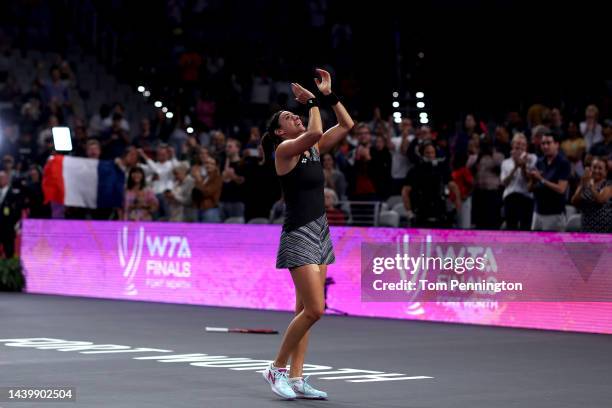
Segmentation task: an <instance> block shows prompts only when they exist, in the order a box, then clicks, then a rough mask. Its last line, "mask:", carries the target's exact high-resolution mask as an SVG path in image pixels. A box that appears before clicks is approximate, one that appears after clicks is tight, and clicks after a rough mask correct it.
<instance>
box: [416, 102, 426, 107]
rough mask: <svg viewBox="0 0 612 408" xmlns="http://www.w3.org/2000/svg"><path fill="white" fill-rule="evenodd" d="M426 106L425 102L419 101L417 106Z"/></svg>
mask: <svg viewBox="0 0 612 408" xmlns="http://www.w3.org/2000/svg"><path fill="white" fill-rule="evenodd" d="M424 107H425V102H417V108H419V109H423V108H424Z"/></svg>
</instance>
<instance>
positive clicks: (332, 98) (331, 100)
mask: <svg viewBox="0 0 612 408" xmlns="http://www.w3.org/2000/svg"><path fill="white" fill-rule="evenodd" d="M321 95H322V96H321V99H322V100H323V103H325V105H327V106H334V105H335V104H337V103H338V102H340V99H338V96H337V95H336V94H335V93H333V92H331V93H330V94H329V95H323V94H321Z"/></svg>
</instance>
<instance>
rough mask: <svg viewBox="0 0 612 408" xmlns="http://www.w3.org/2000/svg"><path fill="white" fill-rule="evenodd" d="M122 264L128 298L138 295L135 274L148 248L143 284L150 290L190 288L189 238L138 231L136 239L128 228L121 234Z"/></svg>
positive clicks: (120, 251) (122, 230)
mask: <svg viewBox="0 0 612 408" xmlns="http://www.w3.org/2000/svg"><path fill="white" fill-rule="evenodd" d="M117 239H118V243H117V244H118V245H117V247H118V253H119V264H120V265H121V268H122V269H123V278H124V279H125V290H124V294H126V295H130V296H133V295H136V294H138V289H137V287H136V274H137V272H138V271H139V268H140V265H141V261H142V255H143V249H144V247H145V243H146V248H147V253H146V255H147V259H146V260H145V262H144V266H145V268H144V269H145V270H144V272H145V276H146V279H145V280H144V284H145V285H146V286H147V287H149V288H160V287H166V288H170V289H177V288H189V287H191V283H190V282H189V278H190V277H191V262H190V260H191V249H190V247H189V241H188V240H187V237H184V236H177V235H170V236H158V235H149V234H145V229H144V227H139V228H138V229H137V230H136V232H135V234H133V236H132V237H131V236H130V231H129V228H128V227H127V226H124V227H123V228H122V229H121V230H120V231H119V233H118V238H117Z"/></svg>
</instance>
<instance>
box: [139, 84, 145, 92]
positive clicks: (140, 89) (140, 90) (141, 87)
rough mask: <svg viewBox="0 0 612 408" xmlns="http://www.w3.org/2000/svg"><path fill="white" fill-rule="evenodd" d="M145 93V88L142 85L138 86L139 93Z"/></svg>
mask: <svg viewBox="0 0 612 408" xmlns="http://www.w3.org/2000/svg"><path fill="white" fill-rule="evenodd" d="M144 91H145V87H144V86H142V85H140V86H138V92H140V93H143V92H144Z"/></svg>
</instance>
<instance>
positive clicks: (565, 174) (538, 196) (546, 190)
mask: <svg viewBox="0 0 612 408" xmlns="http://www.w3.org/2000/svg"><path fill="white" fill-rule="evenodd" d="M541 147H542V153H543V154H544V156H543V157H540V158H539V159H538V161H537V164H536V168H535V169H534V170H531V172H529V190H530V191H533V193H534V196H535V212H534V215H533V221H532V223H531V229H532V230H536V231H540V230H541V231H563V230H564V229H565V223H566V219H565V201H566V198H565V194H566V192H567V186H568V180H569V176H570V164H569V162H568V161H567V160H566V159H565V158H564V157H563V156H561V155H560V154H559V139H557V138H556V137H555V136H554V135H553V134H547V135H545V136H544V137H543V138H542V142H541Z"/></svg>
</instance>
